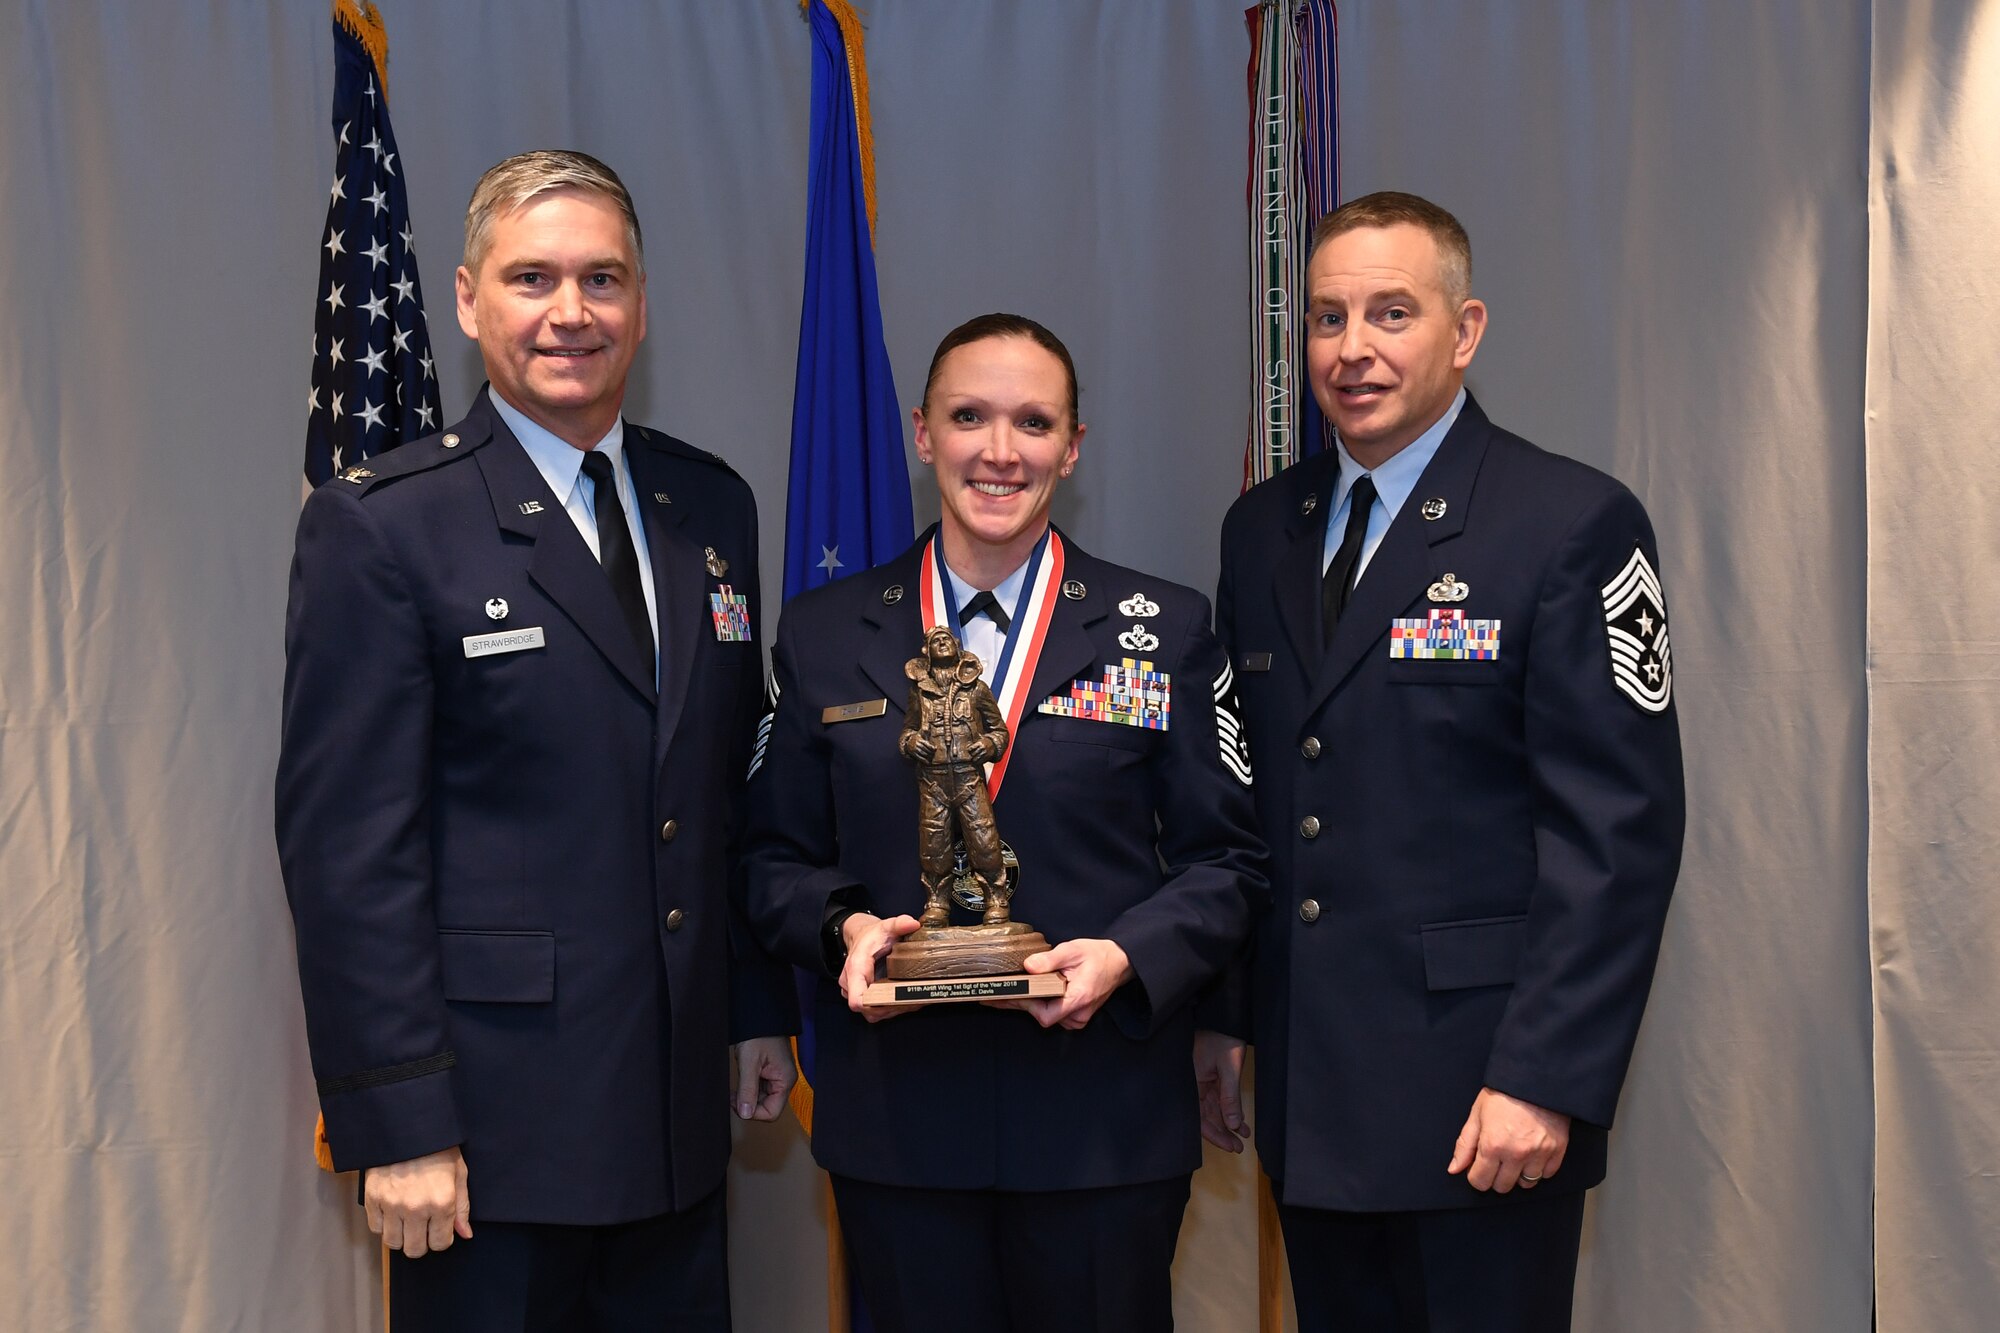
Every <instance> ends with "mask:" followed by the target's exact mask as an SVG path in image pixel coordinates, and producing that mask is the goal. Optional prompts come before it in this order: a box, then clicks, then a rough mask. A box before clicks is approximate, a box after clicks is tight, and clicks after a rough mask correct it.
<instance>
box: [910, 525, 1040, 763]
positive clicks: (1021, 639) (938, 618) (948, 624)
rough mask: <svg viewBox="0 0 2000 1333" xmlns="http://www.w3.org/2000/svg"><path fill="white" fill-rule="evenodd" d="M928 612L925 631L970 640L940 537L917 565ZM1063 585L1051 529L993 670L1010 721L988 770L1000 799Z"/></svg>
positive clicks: (1032, 562)
mask: <svg viewBox="0 0 2000 1333" xmlns="http://www.w3.org/2000/svg"><path fill="white" fill-rule="evenodd" d="M918 571H919V572H918V578H919V581H920V583H921V591H922V594H923V596H922V599H921V600H922V604H923V609H924V633H925V634H929V633H930V632H931V631H932V630H933V629H935V628H936V627H937V626H939V625H943V626H944V627H945V628H946V629H948V630H950V631H951V632H952V633H953V634H954V635H956V636H957V637H958V641H959V642H960V643H964V642H965V632H964V630H963V629H962V628H961V627H960V626H959V621H958V605H957V599H956V598H954V597H953V596H952V595H951V574H950V571H949V570H947V569H946V568H945V563H944V550H943V548H942V547H941V546H940V545H939V543H938V538H937V534H936V533H933V534H931V538H930V540H929V541H927V542H925V543H924V554H923V559H922V560H920V561H919V562H918ZM1062 582H1063V542H1062V538H1061V537H1059V536H1057V535H1056V530H1055V528H1053V527H1051V528H1050V529H1049V530H1048V531H1047V532H1046V533H1044V534H1043V535H1042V540H1041V541H1040V542H1038V543H1036V545H1035V550H1034V552H1033V554H1031V555H1030V556H1029V557H1028V576H1027V577H1026V578H1025V579H1023V580H1022V581H1021V593H1020V599H1019V601H1017V602H1016V603H1015V605H1014V614H1013V615H1012V617H1011V618H1010V619H1009V621H1008V628H1007V643H1006V646H1005V647H1004V648H1002V649H1001V651H1000V661H999V662H998V663H997V664H996V665H995V666H994V668H993V698H994V700H995V701H996V702H997V703H998V704H999V705H1000V716H1002V717H1004V718H1006V719H1007V735H1008V737H1009V743H1008V746H1007V752H1006V753H1005V754H1003V755H1001V756H1000V759H999V762H997V763H992V764H988V765H987V766H986V792H987V795H988V796H990V797H993V798H996V799H997V798H998V797H999V795H1000V783H1001V781H1002V779H1004V778H1005V777H1006V776H1007V763H1008V761H1009V760H1010V759H1012V758H1013V757H1014V746H1013V743H1012V738H1013V737H1015V736H1017V735H1019V734H1020V726H1021V717H1022V715H1023V714H1024V713H1026V712H1027V709H1028V689H1029V685H1030V682H1032V681H1033V680H1034V678H1035V667H1036V665H1037V664H1038V663H1039V662H1040V661H1041V660H1042V645H1043V644H1045V643H1047V642H1048V637H1049V622H1050V621H1052V620H1053V619H1055V612H1056V590H1057V589H1059V588H1061V587H1062Z"/></svg>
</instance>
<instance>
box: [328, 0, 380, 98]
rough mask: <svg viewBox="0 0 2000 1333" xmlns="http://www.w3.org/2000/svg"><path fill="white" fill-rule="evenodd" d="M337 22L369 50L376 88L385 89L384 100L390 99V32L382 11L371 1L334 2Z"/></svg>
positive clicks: (340, 0)
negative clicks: (373, 66)
mask: <svg viewBox="0 0 2000 1333" xmlns="http://www.w3.org/2000/svg"><path fill="white" fill-rule="evenodd" d="M333 21H334V22H335V23H338V24H339V25H340V26H341V27H343V28H345V29H347V31H348V32H350V33H352V34H353V36H354V40H356V41H357V42H360V43H361V45H362V46H363V47H364V48H365V49H366V50H367V52H368V58H369V59H371V60H373V61H374V62H375V86H376V87H377V88H379V89H381V90H382V100H383V101H387V100H388V99H389V29H388V27H387V26H386V25H385V24H384V23H383V22H382V11H380V10H379V9H377V8H375V6H374V5H372V4H370V3H369V2H368V0H359V2H358V3H357V0H333Z"/></svg>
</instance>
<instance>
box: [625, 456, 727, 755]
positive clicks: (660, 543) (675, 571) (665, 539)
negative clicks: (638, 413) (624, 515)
mask: <svg viewBox="0 0 2000 1333" xmlns="http://www.w3.org/2000/svg"><path fill="white" fill-rule="evenodd" d="M625 456H626V457H627V458H628V459H630V460H631V464H632V490H633V492H634V495H635V497H636V498H635V503H636V504H637V505H638V506H639V512H640V514H641V515H642V516H643V521H644V523H645V525H646V553H647V559H648V561H649V562H650V563H651V564H652V566H653V602H654V608H655V613H656V614H657V615H658V617H659V625H658V627H657V632H658V634H659V641H660V695H659V716H658V725H657V726H656V727H655V729H654V730H655V747H654V748H655V749H656V750H657V751H658V752H659V754H660V756H661V757H664V756H665V755H666V752H667V748H668V746H669V744H670V743H671V742H672V740H673V735H674V729H675V727H676V726H678V725H679V723H680V716H681V707H682V705H683V704H685V703H686V701H687V694H688V686H689V684H690V683H691V682H692V681H693V679H694V659H695V652H696V650H697V649H698V648H699V646H700V642H701V636H702V635H703V634H704V633H705V632H707V629H708V627H709V626H710V624H711V623H712V622H711V621H710V619H709V617H708V616H706V615H704V614H703V613H702V612H703V605H702V603H703V599H704V598H705V597H706V596H707V593H708V553H707V552H706V551H704V550H703V549H702V548H701V547H700V546H699V545H697V544H696V543H695V541H694V540H693V539H692V538H691V537H689V536H688V535H687V534H686V533H684V532H682V531H681V524H682V523H683V522H684V521H685V520H686V518H687V516H688V513H689V508H688V506H687V505H684V504H683V505H675V504H672V503H667V504H661V503H659V502H658V501H656V500H654V499H653V496H654V495H655V493H658V494H661V495H665V494H667V493H668V492H669V486H668V478H667V475H666V464H665V461H664V460H663V459H662V458H661V456H660V449H659V446H657V445H655V444H654V443H653V442H652V441H651V440H650V439H648V438H647V437H646V435H645V434H644V433H643V432H642V431H641V430H640V429H639V428H638V427H637V426H634V425H633V424H632V423H631V422H629V421H628V422H626V423H625ZM606 586H609V581H608V580H607V581H606ZM627 637H628V638H629V637H630V636H629V635H628V636H627Z"/></svg>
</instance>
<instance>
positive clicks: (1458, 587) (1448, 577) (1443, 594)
mask: <svg viewBox="0 0 2000 1333" xmlns="http://www.w3.org/2000/svg"><path fill="white" fill-rule="evenodd" d="M1471 595H1472V589H1470V588H1468V587H1466V586H1465V585H1464V584H1463V583H1460V582H1459V581H1458V575H1456V574H1454V573H1452V572H1451V571H1450V570H1446V571H1445V575H1444V577H1443V578H1441V579H1439V580H1438V581H1437V582H1436V583H1433V584H1432V585H1431V586H1430V587H1429V588H1428V589H1427V590H1426V591H1425V593H1424V596H1426V597H1428V598H1430V599H1431V600H1432V601H1433V602H1462V601H1464V600H1465V599H1466V598H1467V597H1469V596H1471Z"/></svg>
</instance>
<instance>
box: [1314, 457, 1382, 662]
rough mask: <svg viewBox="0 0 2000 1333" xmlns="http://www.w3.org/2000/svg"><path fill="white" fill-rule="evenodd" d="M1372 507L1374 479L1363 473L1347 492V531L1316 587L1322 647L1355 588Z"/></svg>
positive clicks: (1328, 641) (1373, 504)
mask: <svg viewBox="0 0 2000 1333" xmlns="http://www.w3.org/2000/svg"><path fill="white" fill-rule="evenodd" d="M1374 507H1375V479H1374V478H1373V477H1370V476H1368V475H1367V474H1365V473H1364V474H1363V475H1362V477H1361V480H1359V481H1357V482H1355V483H1354V489H1353V490H1351V491H1349V492H1348V493H1347V531H1346V533H1345V534H1343V535H1342V537H1341V539H1340V549H1339V550H1338V551H1335V552H1334V553H1333V563H1332V564H1330V565H1328V566H1327V567H1326V578H1325V579H1324V580H1323V581H1322V582H1321V583H1320V586H1319V627H1320V628H1319V638H1320V646H1321V647H1325V646H1326V645H1328V644H1330V643H1332V642H1333V627H1334V626H1335V625H1337V624H1339V623H1340V613H1341V612H1342V611H1345V610H1346V609H1347V599H1348V596H1349V595H1350V594H1351V593H1353V591H1354V569H1355V566H1357V565H1359V564H1360V563H1361V546H1362V543H1363V542H1364V541H1365V540H1366V539H1367V536H1368V511H1369V510H1371V509H1373V508H1374Z"/></svg>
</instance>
